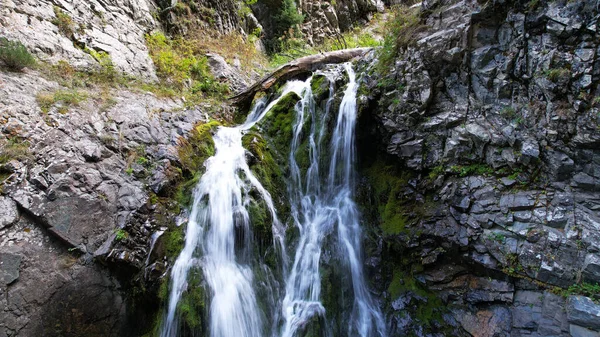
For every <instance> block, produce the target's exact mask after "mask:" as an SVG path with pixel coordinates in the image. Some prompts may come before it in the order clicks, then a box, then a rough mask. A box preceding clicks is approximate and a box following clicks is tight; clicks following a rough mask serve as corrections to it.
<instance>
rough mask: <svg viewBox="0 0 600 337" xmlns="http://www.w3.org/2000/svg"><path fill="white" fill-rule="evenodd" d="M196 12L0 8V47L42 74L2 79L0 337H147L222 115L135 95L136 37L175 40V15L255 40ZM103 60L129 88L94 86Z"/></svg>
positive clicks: (228, 10) (229, 17) (230, 70)
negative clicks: (11, 43) (7, 46)
mask: <svg viewBox="0 0 600 337" xmlns="http://www.w3.org/2000/svg"><path fill="white" fill-rule="evenodd" d="M197 3H198V5H199V6H198V7H197V9H198V12H191V14H190V13H188V12H187V10H188V9H186V7H185V6H179V8H171V9H168V8H169V7H170V6H169V4H166V3H162V2H157V3H155V2H152V1H99V2H95V1H91V2H89V1H86V2H81V1H25V0H23V1H16V0H15V1H5V2H3V3H2V7H1V8H0V11H1V13H2V15H0V37H6V38H8V39H10V40H18V41H21V42H22V43H23V44H24V45H25V46H26V47H27V49H28V50H29V51H30V52H31V53H32V54H34V55H35V56H36V58H38V60H39V63H41V67H40V68H37V67H36V69H26V70H25V71H24V72H22V73H13V72H7V71H4V70H1V71H0V131H1V134H0V149H1V152H0V179H2V180H1V181H2V183H1V184H0V336H140V335H144V334H146V333H149V332H150V331H151V330H152V328H153V325H154V323H155V319H156V316H157V313H158V310H159V305H160V303H159V302H160V296H161V293H160V292H161V289H162V288H160V287H161V284H164V282H162V280H164V277H163V276H164V275H165V273H166V272H167V271H168V270H169V269H168V268H169V266H170V263H172V261H173V259H174V257H175V256H176V255H177V254H178V253H179V249H180V248H181V244H182V243H183V240H182V231H181V227H177V225H178V224H180V223H181V222H182V221H183V220H179V219H178V218H177V216H179V215H181V216H182V217H185V212H182V210H183V209H185V207H186V202H189V200H188V199H189V196H190V193H191V188H192V187H193V184H194V182H195V181H196V180H194V179H197V175H196V172H197V171H199V170H200V169H201V166H202V159H203V158H204V159H205V157H203V156H202V155H206V151H208V150H209V146H207V143H209V140H210V131H211V130H212V129H211V128H212V126H214V125H217V124H218V123H216V124H214V123H213V124H211V123H208V124H204V123H206V122H208V120H209V119H211V120H213V119H217V120H225V121H228V120H231V109H230V108H229V107H226V106H223V105H221V104H220V103H218V102H214V101H210V102H206V103H202V104H200V105H194V106H191V105H190V104H189V103H188V102H186V101H185V99H180V98H178V97H162V96H160V95H158V94H157V93H156V91H152V92H149V91H148V90H147V89H146V87H144V86H143V85H140V84H139V83H138V82H135V81H140V80H142V81H149V82H150V83H152V82H153V81H156V79H157V74H156V67H155V65H154V63H153V61H152V57H151V55H150V54H149V49H148V47H147V41H146V34H148V33H151V32H153V31H161V30H166V31H167V32H169V29H170V28H169V26H168V25H169V24H172V23H175V25H174V26H173V27H175V30H173V31H172V33H173V34H184V33H185V31H181V30H179V31H178V30H177V29H180V28H182V27H183V28H185V27H187V26H186V25H185V24H184V23H185V22H184V21H183V19H182V16H179V17H175V18H176V19H177V20H180V21H175V22H170V21H169V17H171V15H170V14H171V11H173V13H175V12H176V11H186V12H185V13H184V14H185V15H184V16H183V17H186V18H187V17H189V16H188V14H190V15H191V17H196V18H197V19H198V20H199V22H200V23H201V24H202V25H206V27H207V29H211V31H213V30H214V34H215V35H216V36H219V34H229V33H231V32H239V31H240V30H243V29H246V30H248V29H249V28H248V27H254V26H248V20H249V19H248V17H242V16H241V15H242V13H241V12H240V11H239V8H240V6H239V5H240V4H239V3H238V2H236V1H229V2H222V1H217V2H214V1H213V2H211V1H204V2H197ZM202 8H204V9H208V10H209V11H206V10H202ZM165 10H166V11H165ZM163 11H165V12H163ZM178 13H180V12H178ZM207 14H210V18H211V20H208V19H207ZM355 14H357V15H363V14H360V13H355ZM163 15H165V16H167V17H166V18H165V17H164V16H163ZM256 24H260V23H258V22H254V25H256ZM315 27H316V26H315ZM171 28H172V27H171ZM244 34H245V33H244ZM104 55H106V56H108V60H110V67H112V66H114V70H115V71H116V73H112V72H111V73H109V74H108V76H109V77H111V79H110V81H115V79H112V77H114V76H117V77H119V76H121V75H119V74H124V75H123V76H125V77H123V78H124V79H125V80H127V81H130V82H128V83H126V85H121V84H119V85H117V86H116V87H111V86H114V85H115V84H114V83H112V82H111V83H109V84H108V85H109V87H108V88H107V87H105V85H106V84H103V83H102V82H101V81H102V80H101V81H100V82H99V83H100V84H98V83H97V79H94V78H93V77H94V76H100V75H102V76H105V75H106V74H104V75H103V73H102V72H103V71H106V70H107V68H106V64H105V63H103V62H105V60H106V58H105V56H104ZM208 66H209V69H210V70H211V71H212V73H213V74H214V75H215V77H216V78H218V79H220V80H223V81H225V82H227V83H228V84H229V85H230V87H231V88H234V89H235V90H238V89H240V88H243V87H244V86H245V85H247V83H246V77H247V76H245V74H240V72H243V70H241V69H240V68H239V67H236V66H231V65H228V64H227V62H226V61H225V60H224V59H223V58H222V57H220V56H218V55H211V56H209V57H208ZM109 70H111V71H112V68H109ZM49 71H50V73H49ZM240 75H241V76H240ZM80 76H81V78H80ZM127 76H129V77H127ZM221 77H222V78H221ZM118 81H123V79H118ZM74 82H77V84H74ZM134 82H135V83H138V84H135V83H134ZM131 83H134V84H131ZM154 83H156V82H154ZM129 85H131V86H129ZM48 100H50V102H48ZM199 125H200V126H199ZM202 125H208V127H206V128H204V127H203V126H202ZM162 233H164V234H163V235H160V234H162ZM139 322H145V323H144V324H140V323H139Z"/></svg>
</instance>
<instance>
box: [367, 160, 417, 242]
mask: <svg viewBox="0 0 600 337" xmlns="http://www.w3.org/2000/svg"><path fill="white" fill-rule="evenodd" d="M366 175H367V177H368V178H369V181H370V183H371V186H372V188H373V194H374V195H373V198H374V202H375V204H376V205H377V208H378V214H379V215H380V216H381V229H382V231H383V233H384V234H385V235H396V234H400V233H403V232H405V230H406V225H407V222H408V214H407V210H406V206H405V200H402V190H403V189H404V187H405V186H406V184H407V178H406V177H404V176H402V175H400V174H398V172H397V171H396V169H395V167H393V166H387V165H385V164H384V163H383V162H381V161H377V162H375V164H373V165H372V166H371V167H370V168H368V169H367V170H366Z"/></svg>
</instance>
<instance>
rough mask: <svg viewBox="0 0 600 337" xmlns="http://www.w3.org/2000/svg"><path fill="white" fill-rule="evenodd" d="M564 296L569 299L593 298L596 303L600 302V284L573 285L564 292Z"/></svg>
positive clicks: (584, 283)
mask: <svg viewBox="0 0 600 337" xmlns="http://www.w3.org/2000/svg"><path fill="white" fill-rule="evenodd" d="M562 295H563V296H564V297H568V296H571V295H583V296H587V297H590V298H592V299H593V300H594V301H598V300H600V285H598V283H596V284H592V283H586V282H583V283H580V284H573V285H571V286H570V287H569V288H568V289H566V290H564V291H563V293H562Z"/></svg>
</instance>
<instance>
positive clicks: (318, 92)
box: [310, 75, 329, 101]
mask: <svg viewBox="0 0 600 337" xmlns="http://www.w3.org/2000/svg"><path fill="white" fill-rule="evenodd" d="M310 87H311V89H312V93H313V96H314V97H315V100H316V101H319V100H321V99H323V98H324V97H325V96H328V95H329V81H328V80H327V77H326V76H325V75H315V76H313V78H312V81H311V82H310Z"/></svg>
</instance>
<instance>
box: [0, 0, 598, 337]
mask: <svg viewBox="0 0 600 337" xmlns="http://www.w3.org/2000/svg"><path fill="white" fill-rule="evenodd" d="M250 2H251V1H250ZM271 2H273V3H281V2H277V1H268V3H271ZM397 2H399V3H404V1H391V2H385V3H386V5H389V4H390V3H397ZM246 3H248V2H246ZM178 4H179V5H178ZM3 5H4V6H3V7H2V8H0V11H1V13H2V15H1V16H0V36H2V37H8V38H10V39H14V40H20V41H21V42H23V43H24V44H25V45H26V46H27V47H28V49H29V50H30V51H31V52H33V53H34V54H35V55H36V56H37V57H38V58H39V59H41V60H42V61H46V62H48V63H51V64H54V66H53V67H55V68H52V69H54V70H53V71H54V72H51V73H50V75H49V74H48V72H47V71H46V70H44V69H41V70H39V69H38V70H27V71H26V72H25V73H11V72H5V71H1V72H0V130H1V131H2V134H1V135H0V145H1V146H2V153H1V155H0V179H2V180H1V181H2V184H1V185H0V186H1V195H0V337H2V336H139V335H143V334H145V333H148V332H150V331H151V329H152V325H153V324H154V323H155V322H153V320H154V319H155V318H156V316H157V312H158V309H159V301H160V297H161V296H165V295H164V292H165V289H167V288H166V287H165V282H164V280H165V278H164V276H165V275H166V272H167V271H168V270H169V269H168V268H169V266H170V264H171V263H172V261H173V257H174V255H176V254H177V253H178V251H179V249H180V248H181V245H182V236H181V235H182V234H181V227H178V225H179V224H180V223H181V222H182V221H180V220H179V218H178V216H179V217H181V218H185V216H186V214H185V211H182V210H184V209H185V207H186V205H187V202H189V200H187V199H189V194H190V193H191V192H190V190H191V187H192V186H193V185H194V183H195V182H196V181H197V179H198V174H197V173H198V172H201V170H202V160H203V159H206V157H207V156H208V155H210V153H211V151H214V149H213V148H212V147H211V139H210V133H211V130H212V129H213V128H214V127H215V126H216V125H218V123H216V122H212V123H206V122H208V121H209V119H220V120H225V121H229V120H231V111H230V110H229V109H228V108H227V107H224V106H222V105H221V104H220V103H218V102H215V101H214V100H212V101H211V100H207V101H206V102H203V103H201V104H196V102H195V103H194V104H191V103H190V102H187V101H186V99H185V98H183V99H181V98H179V97H173V96H171V97H164V96H161V94H160V93H161V91H158V90H155V89H154V91H152V90H150V91H152V92H154V93H151V92H148V91H149V90H146V89H147V88H149V87H148V86H146V85H138V84H136V85H131V86H128V85H123V84H120V85H119V86H116V87H115V86H113V87H110V86H109V88H108V89H107V88H105V87H104V86H103V85H98V84H97V83H96V82H94V81H93V80H90V78H88V77H86V78H85V79H84V80H81V79H79V78H78V77H77V76H78V74H79V73H76V74H75V75H73V74H72V72H74V71H76V70H75V69H79V70H78V71H82V70H83V71H91V72H92V74H100V75H102V74H103V73H102V71H103V70H105V69H103V60H105V59H104V58H103V57H104V56H103V55H109V56H110V60H111V64H112V65H114V67H115V68H116V70H117V71H118V72H119V73H125V74H127V76H131V77H127V81H130V82H131V83H133V82H134V81H137V80H139V79H143V80H146V81H147V80H150V81H155V80H156V79H157V74H156V67H155V64H154V62H153V61H152V57H151V55H150V54H149V48H148V47H147V41H146V38H145V34H147V33H150V32H152V31H155V30H165V31H166V32H168V33H172V34H173V35H176V36H186V34H188V33H190V29H192V28H191V27H195V28H194V29H196V28H197V27H202V29H208V30H210V32H211V34H214V35H215V36H224V35H226V34H230V33H232V32H240V31H241V33H240V34H242V35H250V34H252V33H257V31H256V29H257V28H260V30H263V29H264V32H263V33H264V34H265V36H262V34H258V33H257V34H258V35H261V36H262V37H263V38H264V37H266V36H268V34H271V30H272V26H271V23H270V15H271V14H272V13H271V12H269V11H268V8H269V5H265V4H262V3H261V2H259V3H258V4H251V5H249V6H250V8H251V11H250V12H248V11H244V10H243V8H244V6H242V4H241V3H240V2H236V1H192V2H190V1H181V2H179V3H178V2H169V1H157V2H152V1H143V0H112V1H97V2H96V1H87V2H75V1H25V0H22V1H17V0H13V1H5V2H4V3H3ZM296 6H297V10H298V13H302V14H303V15H304V17H303V22H302V23H301V25H300V30H301V31H302V32H303V33H304V35H305V38H306V41H307V43H319V42H321V41H322V40H323V39H324V38H326V37H331V36H335V35H337V34H339V33H340V32H342V31H345V30H348V29H351V28H352V27H353V26H354V25H356V24H357V23H360V22H361V20H367V19H369V18H370V17H371V16H372V15H373V14H374V13H376V12H379V11H381V10H382V6H383V4H382V2H380V1H375V0H373V1H371V0H368V1H362V0H351V1H350V0H348V1H347V0H338V1H335V2H334V1H332V2H327V1H310V0H306V1H304V0H303V1H299V2H298V3H297V4H296ZM599 6H600V3H598V1H593V0H586V1H564V0H561V1H552V2H545V1H533V0H532V1H524V0H523V1H516V0H512V1H511V0H505V1H488V2H483V1H475V0H463V1H458V0H430V1H424V2H422V3H420V4H417V5H416V6H413V8H412V9H409V8H402V9H398V10H397V14H396V16H395V20H396V21H395V22H397V23H398V25H397V27H396V29H394V30H393V34H394V35H392V36H391V38H389V40H388V41H387V42H386V43H387V44H386V45H384V46H383V48H382V50H383V51H381V52H377V51H376V52H374V53H372V54H371V55H370V57H368V58H366V59H363V60H360V61H358V62H357V64H356V67H357V68H358V69H359V70H360V76H361V79H360V81H361V83H362V84H361V88H360V94H361V95H360V96H361V97H360V109H361V117H360V123H359V128H358V129H359V137H360V140H361V141H360V144H359V155H360V159H361V176H362V180H361V184H360V185H361V188H360V191H359V192H360V197H361V198H360V203H361V204H362V208H363V214H364V217H365V223H366V225H367V226H366V232H367V235H366V236H367V239H366V241H365V252H366V255H367V259H366V266H367V268H368V269H367V270H368V272H369V276H370V281H371V283H372V285H373V287H374V289H375V292H376V294H377V295H378V297H379V301H380V303H381V305H382V307H384V309H385V314H386V318H387V322H388V324H389V329H390V331H389V332H390V336H405V335H408V336H411V335H415V336H444V335H450V334H454V335H457V336H462V335H464V336H469V335H471V336H525V335H527V336H569V335H573V336H595V335H598V333H599V332H598V331H600V322H599V318H598V316H597V312H600V308H599V306H598V304H597V303H596V302H595V301H596V300H598V298H597V296H598V295H597V294H598V292H599V289H598V286H597V283H598V282H600V253H599V252H600V251H599V249H598V247H599V246H600V236H599V234H598V233H599V232H598V231H599V229H600V198H599V192H600V183H599V181H600V180H599V179H600V161H599V160H598V156H597V155H598V152H599V150H598V148H599V146H600V131H599V130H600V129H599V122H600V120H599V118H600V117H599V116H600V99H599V97H600V91H599V90H600V89H599V88H598V83H599V76H600V61H598V56H597V55H598V53H599V52H600V45H599V42H598V41H599V31H598V14H599V10H600V9H599ZM271 16H272V15H271ZM278 37H279V36H276V37H275V38H278ZM389 43H391V44H389ZM390 46H391V47H390ZM61 61H62V62H61ZM209 61H210V62H209V66H210V68H211V70H212V71H213V73H214V74H215V77H217V78H222V79H223V81H226V82H227V83H229V85H230V86H231V87H232V88H236V89H238V88H241V87H243V86H244V85H245V84H246V82H245V76H242V77H239V76H237V75H238V74H239V73H240V72H243V70H241V68H240V67H236V66H235V65H234V66H231V65H228V64H227V62H226V61H225V60H224V59H223V58H220V57H218V56H212V57H210V58H209ZM42 63H44V62H42ZM65 64H67V65H69V66H66V65H65ZM72 67H74V68H75V69H73V68H72ZM56 71H59V72H60V76H59V75H57V74H56ZM86 76H89V75H86ZM93 76H95V75H93ZM103 76H104V75H103ZM111 76H112V75H111ZM65 78H69V81H83V82H85V83H79V84H77V85H76V86H74V87H75V89H73V85H70V84H68V83H65V80H64V79H65ZM86 81H89V82H90V83H88V82H86ZM150 83H152V82H150ZM188 84H189V83H188ZM82 88H83V89H82ZM50 94H51V96H52V98H51V99H50V100H51V102H50V103H49V102H48V99H49V98H48V95H50ZM57 95H58V96H57ZM265 132H267V133H268V132H274V133H277V130H266V131H265ZM257 139H258V138H257ZM261 144H262V143H261ZM263 145H264V144H263ZM254 146H257V145H254ZM259 152H260V151H259ZM256 156H258V155H256ZM268 169H272V168H268ZM265 170H266V171H265V172H267V173H269V172H270V171H269V170H267V169H265ZM263 173H264V172H263ZM265 174H266V173H265ZM280 174H281V172H280ZM279 178H281V177H279V176H278V179H279ZM161 276H163V277H162V278H161ZM161 280H163V281H161ZM161 282H162V283H161ZM157 295H158V297H157ZM163 299H164V298H163ZM194 318H197V317H194ZM139 322H145V323H146V324H140V323H139Z"/></svg>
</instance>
